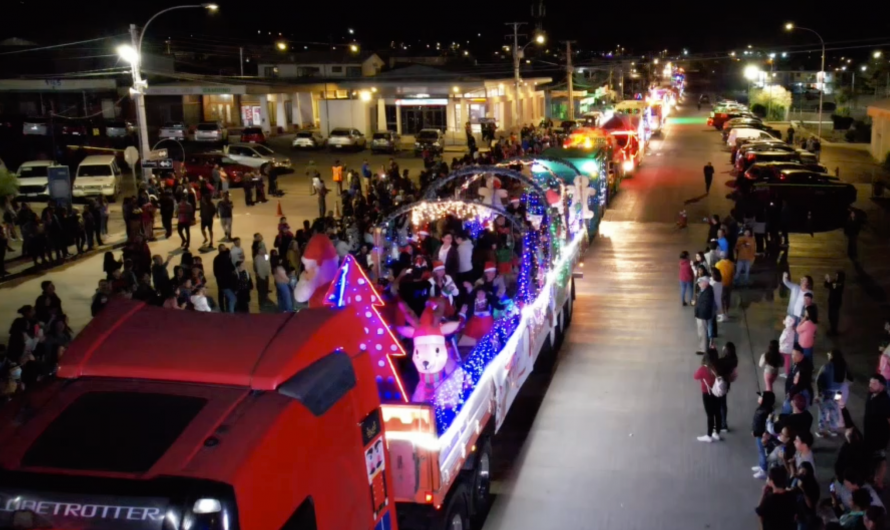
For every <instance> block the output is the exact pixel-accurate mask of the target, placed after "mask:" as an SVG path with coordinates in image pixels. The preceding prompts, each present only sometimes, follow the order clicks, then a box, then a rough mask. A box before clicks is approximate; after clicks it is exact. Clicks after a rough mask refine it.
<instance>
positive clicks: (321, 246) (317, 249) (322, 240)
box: [303, 234, 340, 264]
mask: <svg viewBox="0 0 890 530" xmlns="http://www.w3.org/2000/svg"><path fill="white" fill-rule="evenodd" d="M333 259H337V260H338V259H340V258H339V256H338V255H337V249H336V248H334V244H333V243H331V239H330V238H329V237H328V236H326V235H324V234H315V235H314V236H312V238H311V239H310V240H309V243H307V244H306V250H304V251H303V260H305V261H309V262H315V263H316V264H318V263H322V262H324V261H329V260H333Z"/></svg>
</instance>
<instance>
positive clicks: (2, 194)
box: [0, 168, 19, 204]
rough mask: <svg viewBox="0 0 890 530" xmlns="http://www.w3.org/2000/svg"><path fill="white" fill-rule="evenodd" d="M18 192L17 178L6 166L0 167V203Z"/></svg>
mask: <svg viewBox="0 0 890 530" xmlns="http://www.w3.org/2000/svg"><path fill="white" fill-rule="evenodd" d="M18 193H19V179H17V178H16V176H15V175H14V174H13V173H12V172H11V171H9V170H8V169H6V168H0V204H4V203H6V201H7V200H9V199H11V198H13V197H15V196H16V195H18Z"/></svg>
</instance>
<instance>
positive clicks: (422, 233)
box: [417, 225, 430, 236]
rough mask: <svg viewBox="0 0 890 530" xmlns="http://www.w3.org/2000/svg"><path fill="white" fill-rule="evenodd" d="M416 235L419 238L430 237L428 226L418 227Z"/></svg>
mask: <svg viewBox="0 0 890 530" xmlns="http://www.w3.org/2000/svg"><path fill="white" fill-rule="evenodd" d="M417 235H419V236H428V235H430V225H423V226H422V227H420V230H418V231H417Z"/></svg>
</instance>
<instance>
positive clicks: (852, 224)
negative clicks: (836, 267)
mask: <svg viewBox="0 0 890 530" xmlns="http://www.w3.org/2000/svg"><path fill="white" fill-rule="evenodd" d="M861 231H862V223H861V222H860V220H859V216H858V215H857V214H856V210H853V209H852V208H851V209H850V215H849V217H847V220H846V222H844V235H845V236H847V257H849V258H850V259H851V260H853V261H857V260H858V259H859V232H861Z"/></svg>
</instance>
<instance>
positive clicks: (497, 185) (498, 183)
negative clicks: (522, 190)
mask: <svg viewBox="0 0 890 530" xmlns="http://www.w3.org/2000/svg"><path fill="white" fill-rule="evenodd" d="M491 187H492V188H493V189H496V190H499V189H501V179H499V178H497V177H495V178H494V181H492V183H491Z"/></svg>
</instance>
